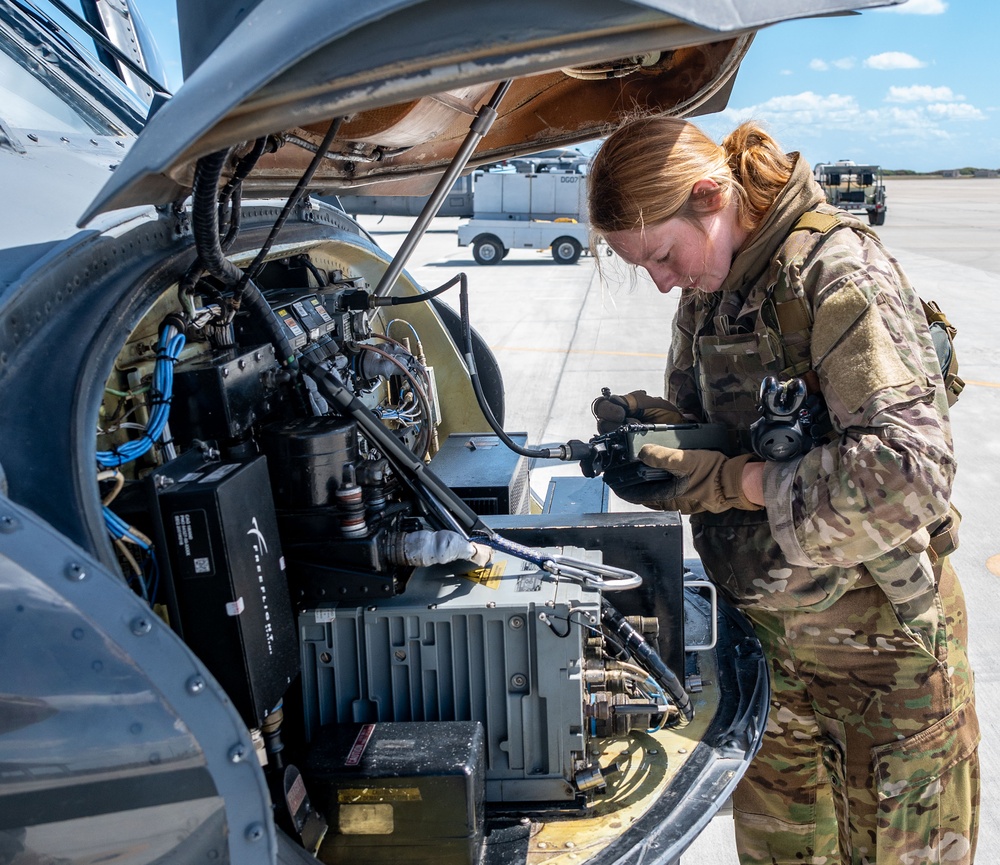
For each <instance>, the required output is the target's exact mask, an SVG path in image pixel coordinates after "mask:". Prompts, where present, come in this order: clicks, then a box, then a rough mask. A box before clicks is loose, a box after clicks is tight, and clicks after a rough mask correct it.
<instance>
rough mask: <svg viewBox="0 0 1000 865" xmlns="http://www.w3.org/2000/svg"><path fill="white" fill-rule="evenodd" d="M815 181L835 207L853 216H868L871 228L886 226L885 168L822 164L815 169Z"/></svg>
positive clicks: (845, 163) (852, 164) (853, 164)
mask: <svg viewBox="0 0 1000 865" xmlns="http://www.w3.org/2000/svg"><path fill="white" fill-rule="evenodd" d="M814 171H815V175H816V180H817V182H818V183H819V184H820V186H822V187H823V192H825V193H826V200H827V201H828V202H829V203H830V204H832V205H833V206H834V207H839V208H840V209H841V210H846V211H849V212H850V213H867V214H868V224H869V225H884V224H885V211H886V206H885V183H884V182H883V179H882V166H880V165H858V164H857V163H856V162H851V161H849V160H841V161H840V162H832V163H821V164H819V165H817V166H816V168H815V169H814Z"/></svg>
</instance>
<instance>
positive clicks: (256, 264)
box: [238, 117, 344, 293]
mask: <svg viewBox="0 0 1000 865" xmlns="http://www.w3.org/2000/svg"><path fill="white" fill-rule="evenodd" d="M343 122H344V118H343V117H338V118H336V119H335V120H334V121H333V122H332V123H331V124H330V128H329V129H328V130H327V131H326V135H325V136H323V141H322V142H321V143H320V145H319V147H318V148H316V153H315V155H314V156H313V158H312V161H311V162H310V163H309V167H308V168H306V170H305V171H304V172H303V174H302V176H301V177H300V178H299V182H298V183H296V184H295V189H293V190H292V194H291V195H289V196H288V200H287V201H286V202H285V206H284V207H283V208H282V209H281V213H279V214H278V218H277V219H276V220H275V221H274V225H273V226H272V228H271V233H270V234H269V235H268V236H267V240H265V241H264V245H263V246H262V247H261V248H260V252H258V253H257V256H256V257H255V258H254V260H253V261H252V262H250V266H249V267H248V268H247V269H246V273H245V274H244V276H243V279H242V280H241V283H242V284H241V286H240V290H239V292H238V293H241V292H243V291H245V290H246V286H247V285H249V284H250V281H251V280H253V279H256V278H257V276H258V274H259V273H260V271H261V269H262V268H263V266H264V259H265V258H266V257H267V253H268V252H270V250H271V246H272V245H273V244H274V241H275V238H276V237H277V236H278V232H279V231H281V228H282V226H283V225H284V224H285V220H287V219H288V216H289V214H290V213H291V212H292V208H293V207H295V205H296V204H298V202H299V199H300V198H301V197H302V193H303V192H305V189H306V187H307V186H308V185H309V182H310V181H311V180H312V178H313V175H314V174H315V173H316V169H318V168H319V166H320V163H321V162H322V161H323V158H324V157H325V156H326V152H327V150H329V149H330V145H331V144H333V139H334V138H336V137H337V133H338V132H339V131H340V127H341V125H342V124H343Z"/></svg>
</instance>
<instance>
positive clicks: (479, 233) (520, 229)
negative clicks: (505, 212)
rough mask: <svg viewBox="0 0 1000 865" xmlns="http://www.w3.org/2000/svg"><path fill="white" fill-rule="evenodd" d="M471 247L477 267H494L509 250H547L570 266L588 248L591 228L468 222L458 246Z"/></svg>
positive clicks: (515, 221)
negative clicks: (480, 265)
mask: <svg viewBox="0 0 1000 865" xmlns="http://www.w3.org/2000/svg"><path fill="white" fill-rule="evenodd" d="M470 243H471V244H472V255H473V257H474V258H475V259H476V261H477V262H479V264H497V263H499V262H500V261H501V259H503V258H506V256H507V253H508V252H510V251H511V250H512V249H548V248H549V247H551V248H552V257H553V258H554V259H555V260H556V261H557V262H558V263H559V264H573V263H575V262H576V261H577V259H579V258H580V256H581V255H582V254H583V252H584V250H586V249H588V248H589V246H590V228H589V226H588V225H587V224H586V223H583V222H561V221H560V222H555V221H552V222H550V221H542V220H537V219H534V220H524V219H470V220H469V221H468V222H465V223H462V224H461V225H460V226H459V227H458V245H459V246H468V245H469V244H470Z"/></svg>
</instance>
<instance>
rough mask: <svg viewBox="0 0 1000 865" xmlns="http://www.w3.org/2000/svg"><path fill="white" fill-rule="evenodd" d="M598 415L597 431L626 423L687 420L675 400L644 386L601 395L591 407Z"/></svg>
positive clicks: (600, 431)
mask: <svg viewBox="0 0 1000 865" xmlns="http://www.w3.org/2000/svg"><path fill="white" fill-rule="evenodd" d="M590 410H591V411H592V412H593V413H594V417H595V418H597V431H598V432H599V433H602V434H603V433H609V432H612V431H613V430H616V429H618V427H620V426H621V425H622V424H623V423H626V422H632V423H687V419H686V418H685V417H684V415H682V414H681V413H680V412H679V411H678V410H677V408H676V406H675V405H674V404H673V403H672V402H668V401H667V400H665V399H663V397H659V396H649V394H647V393H646V391H644V390H634V391H632V392H631V393H626V394H610V395H607V396H603V395H602V396H599V397H598V398H597V399H595V400H594V402H593V404H592V405H591V407H590Z"/></svg>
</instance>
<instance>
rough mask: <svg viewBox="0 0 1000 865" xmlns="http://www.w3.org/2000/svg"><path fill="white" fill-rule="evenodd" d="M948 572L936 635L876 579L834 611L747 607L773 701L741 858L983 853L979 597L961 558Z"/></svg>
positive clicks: (741, 802) (830, 864)
mask: <svg viewBox="0 0 1000 865" xmlns="http://www.w3.org/2000/svg"><path fill="white" fill-rule="evenodd" d="M936 571H937V572H938V576H939V584H938V593H937V598H936V599H935V606H936V609H937V613H938V615H937V616H936V617H935V620H936V625H935V626H934V627H933V628H926V627H925V628H924V631H923V636H921V633H920V632H919V631H917V630H916V629H915V628H913V627H911V624H912V623H908V622H907V621H906V619H905V617H900V616H899V615H898V613H897V611H896V610H895V609H894V608H893V606H892V605H891V604H890V603H889V602H888V601H887V599H886V597H885V595H884V594H883V593H882V591H881V590H880V589H879V588H878V587H877V586H875V585H868V586H865V587H862V588H856V589H853V590H851V591H849V592H847V593H846V594H845V595H844V596H843V597H842V598H841V599H839V600H838V601H837V602H836V603H834V604H833V605H832V606H831V607H830V608H829V609H827V610H824V611H822V612H804V611H786V612H780V613H774V612H766V611H760V610H754V609H752V608H750V609H745V610H744V612H746V613H747V614H748V616H749V617H750V619H751V620H752V621H753V624H754V629H755V630H756V632H757V635H758V637H759V638H760V640H761V642H762V644H763V646H764V652H765V654H766V656H767V658H768V660H769V662H770V671H771V687H772V700H771V711H770V713H769V715H768V726H767V731H766V733H765V737H764V744H763V747H762V749H761V752H760V753H759V754H758V756H757V757H756V758H755V760H754V762H753V764H752V765H751V766H750V769H749V770H748V772H747V774H746V776H745V777H744V778H743V780H742V781H741V782H740V784H739V786H738V787H737V790H736V792H735V793H734V796H733V806H734V815H735V820H736V841H737V848H738V850H739V855H740V862H741V865H758V863H768V865H786V863H787V865H791V863H795V865H803V863H806V865H841V863H843V865H848V863H850V865H873V863H879V865H924V863H935V865H969V863H972V861H973V858H974V856H975V848H976V835H977V830H978V810H979V761H978V754H977V745H978V742H979V725H978V721H977V719H976V712H975V703H974V698H973V676H972V671H971V670H970V668H969V663H968V659H967V657H966V649H965V646H966V639H967V620H966V611H965V599H964V596H963V594H962V589H961V586H960V585H959V583H958V580H957V578H956V577H955V573H954V570H953V569H952V568H951V566H950V565H949V564H948V562H947V559H945V560H943V561H942V562H939V563H938V567H937V568H936ZM924 618H925V619H926V616H925V617H924Z"/></svg>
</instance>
